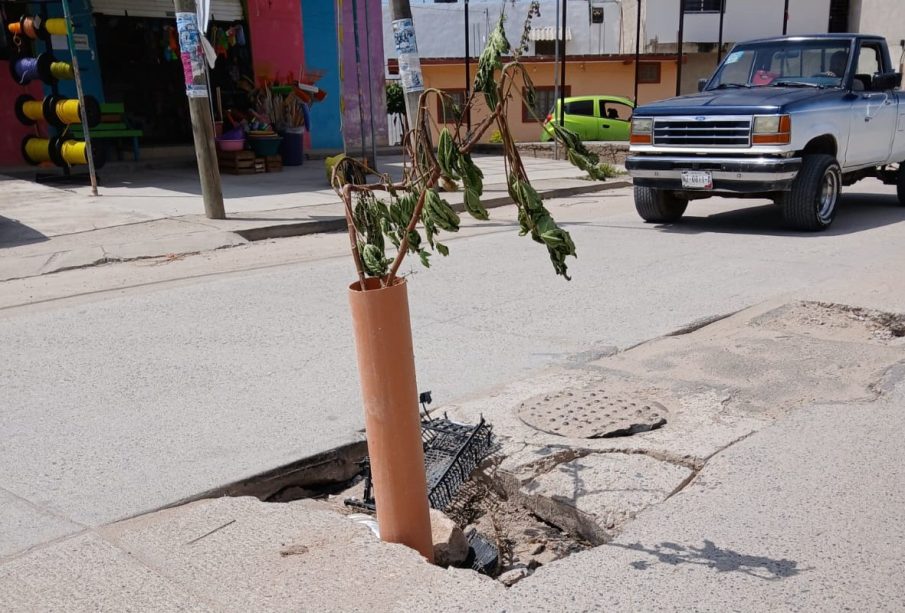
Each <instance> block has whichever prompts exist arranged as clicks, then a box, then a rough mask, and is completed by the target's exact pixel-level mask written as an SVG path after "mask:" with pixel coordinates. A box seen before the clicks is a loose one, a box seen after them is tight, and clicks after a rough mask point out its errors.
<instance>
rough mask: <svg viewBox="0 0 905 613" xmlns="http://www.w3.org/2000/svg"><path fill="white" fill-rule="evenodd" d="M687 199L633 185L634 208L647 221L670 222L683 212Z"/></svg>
mask: <svg viewBox="0 0 905 613" xmlns="http://www.w3.org/2000/svg"><path fill="white" fill-rule="evenodd" d="M687 207H688V200H685V199H683V198H679V197H678V196H676V195H675V194H673V193H672V192H668V191H664V190H662V189H654V188H652V187H640V186H638V185H636V186H635V210H636V211H638V215H640V216H641V219H643V220H644V221H646V222H647V223H672V222H674V221H679V220H680V219H681V218H682V215H684V214H685V209H686V208H687Z"/></svg>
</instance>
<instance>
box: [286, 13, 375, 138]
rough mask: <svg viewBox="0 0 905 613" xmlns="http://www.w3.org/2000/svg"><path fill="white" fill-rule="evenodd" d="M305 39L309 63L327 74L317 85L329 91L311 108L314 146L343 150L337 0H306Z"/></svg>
mask: <svg viewBox="0 0 905 613" xmlns="http://www.w3.org/2000/svg"><path fill="white" fill-rule="evenodd" d="M302 41H303V43H304V46H305V65H306V67H307V68H309V69H311V70H318V71H322V72H323V73H324V76H323V77H322V78H321V80H320V81H318V82H317V83H316V85H317V86H318V87H320V88H321V89H323V90H324V91H326V92H327V97H326V98H324V100H323V101H321V102H316V103H315V104H314V105H313V106H312V107H311V126H312V129H311V148H312V149H342V148H343V134H342V116H341V115H340V100H341V98H342V92H341V91H340V85H339V57H338V54H337V32H336V5H335V3H334V1H333V0H329V1H328V0H302ZM382 70H383V67H382V66H381V71H382Z"/></svg>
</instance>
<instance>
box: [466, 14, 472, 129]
mask: <svg viewBox="0 0 905 613" xmlns="http://www.w3.org/2000/svg"><path fill="white" fill-rule="evenodd" d="M469 27H470V24H469V22H468V0H465V100H466V101H467V100H468V94H469V93H470V92H471V69H470V66H469V62H470V61H471V45H470V42H471V41H470V40H469V38H470V37H469V36H468V28H469ZM466 115H467V116H466V117H465V125H466V127H467V130H468V131H467V133H468V135H469V136H470V135H471V113H467V114H466Z"/></svg>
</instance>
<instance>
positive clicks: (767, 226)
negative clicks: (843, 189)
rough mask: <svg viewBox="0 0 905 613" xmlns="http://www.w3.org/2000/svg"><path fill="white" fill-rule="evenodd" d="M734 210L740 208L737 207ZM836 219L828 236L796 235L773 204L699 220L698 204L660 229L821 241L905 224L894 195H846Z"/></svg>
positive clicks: (813, 233)
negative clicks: (800, 237) (805, 238)
mask: <svg viewBox="0 0 905 613" xmlns="http://www.w3.org/2000/svg"><path fill="white" fill-rule="evenodd" d="M732 206H739V205H737V204H735V203H733V204H732ZM837 207H838V208H837V210H836V219H835V220H834V221H833V225H832V226H830V229H829V230H826V231H825V232H797V231H794V230H788V229H786V227H785V222H784V221H783V218H782V211H781V210H780V208H779V207H778V206H776V205H773V204H761V205H755V206H751V207H745V208H733V209H732V210H728V211H725V212H721V213H715V214H713V215H708V216H707V217H697V216H695V215H694V210H695V202H691V203H689V205H688V211H689V212H690V213H691V214H689V213H686V214H685V216H684V217H683V218H682V220H681V221H680V222H678V223H675V224H666V225H660V226H657V228H658V229H659V230H661V231H662V232H671V233H677V234H697V233H704V232H717V233H724V234H758V235H763V236H795V235H798V236H802V237H821V236H835V235H841V234H854V233H856V232H864V231H865V230H872V229H874V228H879V227H882V226H888V225H891V224H894V223H898V222H901V221H905V207H901V206H899V203H898V199H897V198H896V196H895V195H887V194H844V195H843V196H842V198H841V200H840V201H839V204H838V205H837Z"/></svg>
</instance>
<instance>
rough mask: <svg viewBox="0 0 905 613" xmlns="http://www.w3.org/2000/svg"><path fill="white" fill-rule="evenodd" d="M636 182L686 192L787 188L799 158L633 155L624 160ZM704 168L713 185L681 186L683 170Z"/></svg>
mask: <svg viewBox="0 0 905 613" xmlns="http://www.w3.org/2000/svg"><path fill="white" fill-rule="evenodd" d="M625 168H626V170H628V174H629V175H631V177H632V179H633V180H634V183H635V185H639V186H642V187H653V188H656V189H668V190H676V191H686V192H703V193H707V192H729V193H737V194H757V193H766V192H778V191H787V190H788V189H789V188H790V187H791V186H792V182H793V181H794V180H795V177H796V176H797V175H798V170H799V169H800V168H801V158H780V157H732V158H728V157H727V158H721V157H699V156H673V155H635V156H631V157H629V158H628V159H627V160H626V161H625ZM689 170H705V171H708V172H710V174H711V176H712V177H713V187H712V188H709V189H694V188H689V187H684V186H683V184H682V172H683V171H689Z"/></svg>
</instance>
